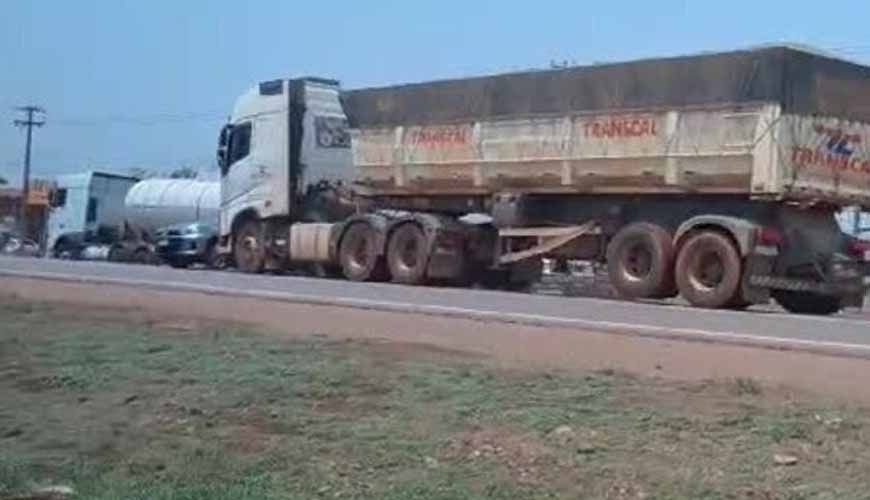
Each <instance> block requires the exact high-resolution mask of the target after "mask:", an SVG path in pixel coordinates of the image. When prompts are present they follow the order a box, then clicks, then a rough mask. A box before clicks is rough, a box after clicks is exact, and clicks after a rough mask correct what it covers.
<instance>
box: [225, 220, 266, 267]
mask: <svg viewBox="0 0 870 500" xmlns="http://www.w3.org/2000/svg"><path fill="white" fill-rule="evenodd" d="M233 260H234V261H235V262H236V267H237V268H238V269H239V270H240V271H242V272H245V273H259V272H262V271H263V265H264V263H265V260H266V250H265V248H264V246H263V228H262V226H261V225H260V223H259V222H257V221H256V220H253V219H249V220H246V221H244V222H242V223H241V224H239V226H238V227H237V228H236V231H235V232H234V233H233Z"/></svg>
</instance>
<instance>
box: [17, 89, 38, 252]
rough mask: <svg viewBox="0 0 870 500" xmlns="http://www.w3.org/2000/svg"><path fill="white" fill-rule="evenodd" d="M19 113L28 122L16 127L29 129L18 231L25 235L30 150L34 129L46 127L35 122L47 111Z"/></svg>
mask: <svg viewBox="0 0 870 500" xmlns="http://www.w3.org/2000/svg"><path fill="white" fill-rule="evenodd" d="M16 109H17V110H18V111H21V112H23V113H26V114H27V119H26V120H15V121H14V122H13V124H14V125H15V126H16V127H27V142H26V144H25V146H24V175H23V177H24V178H23V179H22V181H21V204H20V205H19V207H18V229H19V231H21V233H22V236H23V235H24V230H25V229H26V228H25V219H26V214H27V201H28V200H29V199H30V148H31V145H32V144H33V127H41V126H43V125H45V120H35V119H34V118H35V116H34V115H36V114H37V113H39V114H44V113H45V110H44V109H42V108H40V107H39V106H21V107H19V108H16Z"/></svg>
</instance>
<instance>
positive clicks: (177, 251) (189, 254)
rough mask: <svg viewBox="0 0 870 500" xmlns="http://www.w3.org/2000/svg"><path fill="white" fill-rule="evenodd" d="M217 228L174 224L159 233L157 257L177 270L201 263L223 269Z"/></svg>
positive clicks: (200, 223) (196, 224)
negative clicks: (217, 247) (218, 249)
mask: <svg viewBox="0 0 870 500" xmlns="http://www.w3.org/2000/svg"><path fill="white" fill-rule="evenodd" d="M217 234H218V232H217V228H215V227H214V226H212V225H210V224H204V223H202V222H193V223H183V224H173V225H171V226H167V227H165V228H162V229H159V230H158V231H157V245H156V247H157V255H158V256H159V257H160V258H161V259H162V260H163V261H164V262H166V263H167V264H169V265H170V266H172V267H175V268H185V267H189V266H190V265H192V264H196V263H201V264H205V265H207V266H209V267H216V268H217V267H223V266H222V264H221V262H220V259H219V257H218V254H217V251H216V244H217Z"/></svg>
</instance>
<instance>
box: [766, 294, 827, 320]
mask: <svg viewBox="0 0 870 500" xmlns="http://www.w3.org/2000/svg"><path fill="white" fill-rule="evenodd" d="M771 295H773V298H774V300H776V302H777V303H778V304H779V305H781V306H782V307H783V309H785V310H786V311H788V312H790V313H795V314H812V315H816V316H829V315H831V314H836V313H838V312H840V309H842V308H843V306H842V302H841V300H840V298H839V297H832V296H830V295H819V294H817V293H811V292H794V291H791V290H774V291H773V292H772V293H771Z"/></svg>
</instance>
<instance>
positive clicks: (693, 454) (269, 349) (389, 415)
mask: <svg viewBox="0 0 870 500" xmlns="http://www.w3.org/2000/svg"><path fill="white" fill-rule="evenodd" d="M71 312H72V310H71V309H66V308H56V307H52V306H47V305H41V304H33V303H22V302H8V301H7V302H0V401H2V402H3V404H2V405H0V499H5V498H13V497H15V496H20V495H25V494H27V493H28V492H30V491H33V490H34V489H37V488H39V487H41V486H47V485H57V484H62V485H68V486H70V487H72V488H74V490H75V491H76V494H75V497H76V498H88V499H121V498H123V499H139V498H141V499H149V500H153V499H210V500H211V499H228V500H229V499H233V500H238V499H255V498H256V499H271V498H275V499H279V498H280V499H296V498H299V499H303V498H305V499H310V498H354V499H363V498H377V499H420V500H428V499H457V500H459V499H461V500H469V499H478V498H479V499H484V498H489V499H492V498H495V499H515V498H608V499H610V498H612V499H639V498H674V499H677V498H685V499H701V498H703V499H740V498H764V499H798V498H800V499H804V498H807V499H808V498H831V499H834V498H836V499H844V498H868V493H867V492H868V491H870V446H868V444H870V430H868V429H870V428H868V426H867V424H868V422H870V419H868V415H867V413H866V412H865V411H863V410H858V409H854V408H840V407H830V406H827V405H824V404H821V403H819V402H814V401H792V400H788V399H786V398H782V397H779V396H777V395H776V393H775V391H770V390H768V389H767V388H762V386H761V384H759V383H758V382H757V381H754V380H751V379H738V380H730V381H722V382H721V383H710V384H705V385H704V386H701V387H675V386H673V385H670V384H668V383H665V382H660V381H651V380H642V379H636V378H632V377H628V376H624V375H619V374H615V373H563V372H541V371H516V370H512V371H509V370H504V369H500V368H497V367H494V366H490V365H489V364H488V363H486V362H485V361H479V360H478V361H474V362H471V361H469V360H467V359H466V360H455V361H443V360H441V361H438V362H434V361H432V360H431V358H428V357H427V356H424V355H419V356H417V355H415V354H414V352H413V350H407V351H408V352H407V353H405V352H404V351H405V350H403V354H402V355H396V354H395V353H392V354H391V353H389V352H385V351H384V350H382V349H379V348H378V345H377V344H368V343H361V342H332V341H329V340H327V339H326V338H324V337H318V336H309V337H306V338H304V339H301V340H299V339H297V340H288V339H282V338H278V337H276V336H272V335H266V334H260V333H257V332H252V331H250V330H249V329H247V328H243V327H239V326H233V325H229V326H220V325H217V326H216V325H213V324H201V325H195V326H194V327H192V328H184V329H180V330H179V329H177V328H174V327H173V326H172V325H170V324H167V325H161V324H159V323H158V324H155V323H147V322H132V321H123V320H121V319H118V318H115V319H112V318H111V317H109V318H107V317H99V316H98V315H94V314H93V313H88V312H87V311H76V313H77V314H76V315H72V314H71ZM775 455H789V456H794V457H795V458H796V459H797V463H796V464H794V465H789V466H785V465H780V464H777V463H776V460H775V459H774V456H775Z"/></svg>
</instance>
